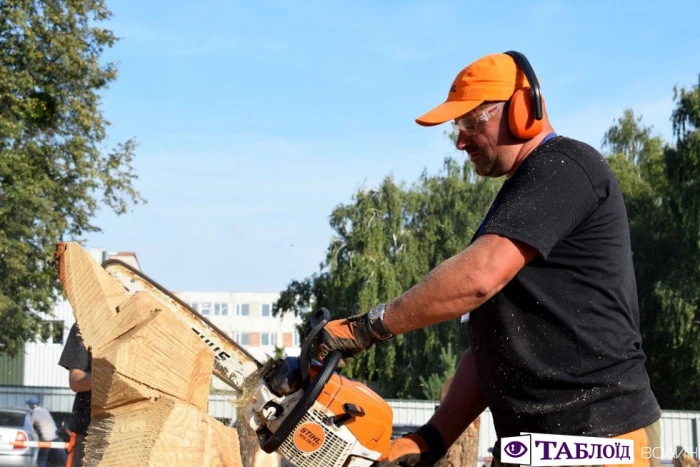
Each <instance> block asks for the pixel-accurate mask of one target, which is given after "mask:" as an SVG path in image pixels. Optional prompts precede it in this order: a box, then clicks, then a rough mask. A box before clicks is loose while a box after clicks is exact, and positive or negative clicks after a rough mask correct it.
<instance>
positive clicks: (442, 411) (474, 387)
mask: <svg viewBox="0 0 700 467" xmlns="http://www.w3.org/2000/svg"><path fill="white" fill-rule="evenodd" d="M484 409H486V400H485V399H484V395H483V393H482V392H481V386H479V380H478V377H477V376H476V368H475V366H474V358H473V356H472V352H471V349H469V350H467V351H466V352H465V354H464V356H463V357H462V359H461V360H460V362H459V365H458V366H457V371H455V375H454V378H453V379H452V384H450V389H449V390H448V391H447V395H446V396H445V400H444V401H442V403H440V406H439V407H438V409H437V410H436V411H435V414H433V416H432V417H431V418H430V421H429V422H428V423H429V424H431V425H433V426H435V428H437V429H438V431H439V432H440V434H442V439H443V441H444V442H445V447H446V448H448V449H449V447H450V446H452V444H453V443H454V442H455V441H456V440H457V438H459V436H460V435H461V434H462V433H463V432H464V430H466V429H467V427H468V426H469V424H470V423H471V422H473V421H474V420H476V417H478V416H479V415H480V414H481V412H483V411H484Z"/></svg>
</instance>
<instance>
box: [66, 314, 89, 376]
mask: <svg viewBox="0 0 700 467" xmlns="http://www.w3.org/2000/svg"><path fill="white" fill-rule="evenodd" d="M90 363H91V362H90V354H89V352H88V351H87V349H86V348H85V344H84V343H83V339H82V337H80V330H79V329H78V325H77V324H74V325H73V327H72V328H71V329H70V332H69V333H68V339H66V345H65V347H63V352H62V353H61V358H60V359H59V360H58V364H59V365H61V366H62V367H63V368H65V369H67V370H70V369H71V368H77V369H78V370H83V371H89V370H90Z"/></svg>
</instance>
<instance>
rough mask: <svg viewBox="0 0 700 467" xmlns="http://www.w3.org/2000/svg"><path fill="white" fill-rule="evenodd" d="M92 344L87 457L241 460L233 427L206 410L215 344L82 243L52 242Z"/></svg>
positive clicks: (102, 460)
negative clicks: (129, 286)
mask: <svg viewBox="0 0 700 467" xmlns="http://www.w3.org/2000/svg"><path fill="white" fill-rule="evenodd" d="M56 258H57V260H58V267H59V277H60V279H61V283H62V284H63V287H64V290H65V293H66V296H67V297H68V299H69V301H70V303H71V306H72V307H73V311H74V314H75V317H76V321H77V322H78V326H79V327H80V330H81V334H82V336H83V339H84V341H85V343H86V345H88V346H89V348H90V349H91V352H92V357H93V360H92V376H93V379H92V382H93V389H92V420H91V422H90V427H89V429H88V437H87V445H86V457H85V461H84V465H86V466H123V465H128V466H141V465H147V466H151V465H153V466H155V465H163V466H180V465H183V466H232V467H239V466H240V465H241V459H240V446H239V443H238V437H237V434H236V431H235V430H234V429H233V428H230V427H226V426H224V425H222V424H221V423H220V422H219V421H217V420H216V419H214V418H213V417H211V416H209V415H208V400H209V382H210V378H211V375H212V371H213V369H214V353H213V352H212V350H211V349H210V348H209V347H207V346H206V344H204V343H203V342H202V341H201V340H200V339H199V337H197V335H195V334H194V332H193V331H192V330H191V329H190V328H189V327H188V326H187V325H186V324H184V323H183V322H182V321H180V320H179V319H178V318H177V317H176V316H175V315H174V314H173V312H172V311H171V310H169V309H168V308H167V307H165V306H164V305H163V303H161V302H160V301H159V300H158V298H156V297H155V296H154V295H152V294H150V293H149V292H147V291H146V292H139V293H137V294H135V295H130V294H128V293H127V292H126V290H125V289H124V288H123V287H122V286H121V284H119V282H117V281H116V280H114V279H112V278H111V277H110V276H109V275H108V274H107V273H106V271H104V269H102V267H101V266H100V265H99V264H97V262H96V261H95V260H94V259H93V258H92V257H91V256H90V255H89V254H88V253H87V252H85V251H84V250H83V249H82V247H80V245H78V244H77V243H62V244H59V246H58V248H57V252H56Z"/></svg>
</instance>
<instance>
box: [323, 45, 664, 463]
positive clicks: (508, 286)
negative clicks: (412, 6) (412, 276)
mask: <svg viewBox="0 0 700 467" xmlns="http://www.w3.org/2000/svg"><path fill="white" fill-rule="evenodd" d="M416 121H417V123H418V124H420V125H423V126H433V125H438V124H442V123H445V122H448V121H452V125H453V127H454V130H455V132H456V136H457V139H456V147H457V149H458V150H460V151H465V152H466V153H467V154H468V156H469V158H470V160H471V161H472V162H473V163H474V166H475V170H476V172H477V174H479V175H481V176H484V177H492V178H499V177H505V182H504V184H503V186H502V188H501V190H500V191H499V193H498V195H497V196H496V198H495V200H494V201H493V204H492V206H491V208H490V209H489V211H488V213H487V214H486V217H485V218H484V220H483V222H482V224H481V226H480V227H479V229H478V231H477V232H476V234H475V235H474V238H473V239H472V242H471V244H470V245H469V246H468V247H467V248H466V249H465V250H464V251H462V252H461V253H459V254H457V255H455V256H454V257H452V258H450V259H448V260H446V261H445V262H444V263H442V264H440V265H439V266H437V267H436V268H435V269H434V270H432V271H431V272H430V273H429V274H427V275H426V276H425V277H424V278H423V279H422V280H421V281H420V282H419V283H417V284H416V285H415V286H414V287H412V288H411V289H410V290H408V291H407V292H405V293H404V294H403V295H401V296H399V297H397V298H395V299H393V300H391V301H390V302H388V303H386V304H378V305H377V306H376V307H374V308H373V309H372V310H370V311H369V312H367V313H365V314H363V315H359V316H356V317H351V318H348V319H341V320H335V321H331V322H329V323H328V324H327V325H326V326H325V328H324V330H323V333H322V341H321V346H320V355H321V358H323V357H324V356H325V355H327V354H328V352H330V351H332V350H340V351H341V352H342V354H343V355H344V356H345V357H348V358H351V357H352V356H353V355H356V354H358V353H359V352H361V351H363V350H365V349H367V348H369V347H370V346H372V345H374V344H379V345H381V344H380V343H381V342H382V341H384V340H388V339H392V338H394V337H395V336H397V335H399V334H403V333H407V332H409V331H413V330H416V329H420V328H423V327H426V326H430V325H433V324H438V323H441V322H444V321H448V320H451V319H456V318H458V317H460V316H463V315H464V316H463V319H462V320H463V321H466V322H467V327H468V332H469V335H470V342H471V347H470V348H469V349H468V350H467V351H466V352H465V354H464V356H463V357H462V359H461V361H460V363H459V365H458V368H457V370H456V374H455V376H454V380H453V382H452V384H451V387H450V390H449V392H448V394H447V396H446V398H445V400H444V402H443V403H442V404H441V405H440V406H439V408H438V410H437V411H436V412H435V414H434V415H433V417H432V418H431V419H430V421H429V422H428V423H427V424H426V425H424V426H422V427H420V428H419V429H418V430H417V432H416V433H410V434H408V435H405V436H404V437H402V438H399V439H398V440H396V441H395V442H394V444H393V445H392V449H391V454H390V455H389V457H388V459H385V460H384V461H383V462H384V464H383V465H410V466H414V465H432V464H433V463H435V462H436V461H437V460H438V459H439V458H441V457H442V456H443V455H444V454H445V452H446V450H447V449H448V448H449V447H450V446H451V445H452V444H453V443H454V442H455V440H456V439H457V438H458V437H459V435H460V434H461V433H462V432H463V431H464V430H465V429H466V428H467V427H468V426H469V424H470V423H471V422H472V421H473V420H475V419H476V418H477V417H478V416H479V414H481V412H482V411H483V410H484V409H485V408H487V407H489V408H490V410H491V413H492V415H493V421H494V425H495V428H496V433H497V434H498V437H499V439H500V438H503V437H510V436H519V435H520V434H521V432H532V433H548V434H560V435H576V436H595V437H620V438H627V439H634V440H635V452H634V459H635V465H658V460H654V459H643V458H642V456H641V450H642V448H643V447H652V448H653V447H656V446H658V444H659V421H658V420H659V418H660V416H661V411H660V408H659V405H658V403H657V401H656V398H655V397H654V394H653V393H652V391H651V388H650V383H649V378H648V375H647V373H646V370H645V367H644V362H645V358H646V357H645V354H644V352H643V350H642V341H641V335H640V331H639V309H638V304H637V290H636V282H635V277H634V269H633V264H632V249H631V245H630V235H629V226H628V220H627V214H626V209H625V204H624V200H623V197H622V194H621V191H620V188H619V186H618V183H617V180H616V179H615V176H614V175H613V173H612V171H611V170H610V167H609V166H608V164H607V162H606V161H605V159H604V158H603V157H602V156H601V154H600V153H599V152H598V151H596V150H595V149H594V148H592V147H590V146H589V145H587V144H585V143H582V142H580V141H576V140H574V139H571V138H567V137H565V136H561V135H557V134H556V133H555V132H554V129H553V127H552V125H551V124H550V122H549V119H548V117H547V113H546V109H545V107H544V101H543V99H542V96H541V92H540V88H539V82H538V80H537V77H536V76H535V74H534V71H533V70H532V67H531V66H530V64H529V63H528V61H527V59H526V58H525V56H524V55H522V54H520V53H517V52H506V53H503V54H492V55H486V56H484V57H481V58H479V59H478V60H476V61H474V62H473V63H471V64H470V65H469V66H467V67H466V68H464V69H463V70H462V71H461V72H460V73H459V74H458V75H457V77H456V78H455V80H454V82H453V83H452V86H451V87H450V90H449V92H448V95H447V100H446V101H445V102H444V103H442V104H440V105H438V106H437V107H436V108H434V109H433V110H431V111H429V112H427V113H425V114H424V115H422V116H420V117H419V118H418V119H416ZM497 444H498V443H497ZM499 449H500V448H499V446H498V445H497V446H496V447H495V448H494V461H493V462H494V465H500V458H499V456H500V454H499ZM655 462H656V464H654V463H655Z"/></svg>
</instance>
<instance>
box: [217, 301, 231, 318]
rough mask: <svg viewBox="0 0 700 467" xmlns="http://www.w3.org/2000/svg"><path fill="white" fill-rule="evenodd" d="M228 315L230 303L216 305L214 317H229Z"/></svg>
mask: <svg viewBox="0 0 700 467" xmlns="http://www.w3.org/2000/svg"><path fill="white" fill-rule="evenodd" d="M227 315H228V303H215V304H214V316H227Z"/></svg>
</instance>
